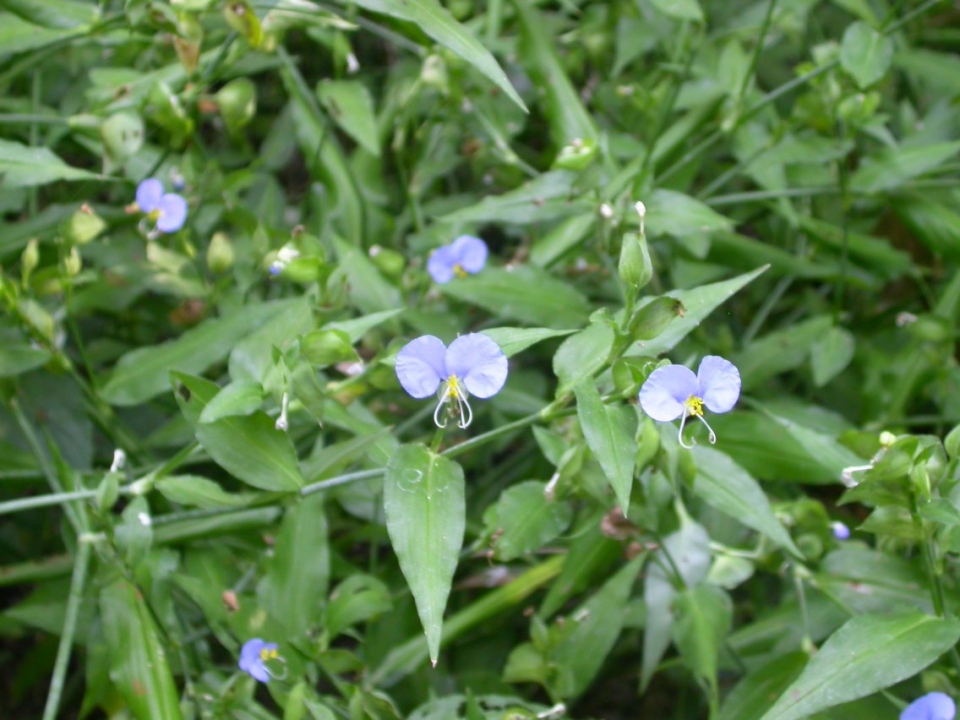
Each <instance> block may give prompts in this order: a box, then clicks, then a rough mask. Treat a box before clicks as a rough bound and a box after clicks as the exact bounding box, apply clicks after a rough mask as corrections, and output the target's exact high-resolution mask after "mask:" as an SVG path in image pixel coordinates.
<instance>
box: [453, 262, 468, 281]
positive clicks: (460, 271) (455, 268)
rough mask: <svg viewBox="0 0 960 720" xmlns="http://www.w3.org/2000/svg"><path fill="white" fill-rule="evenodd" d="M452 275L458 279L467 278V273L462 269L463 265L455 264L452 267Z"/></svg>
mask: <svg viewBox="0 0 960 720" xmlns="http://www.w3.org/2000/svg"><path fill="white" fill-rule="evenodd" d="M453 274H454V275H456V276H457V277H458V278H465V277H466V276H467V271H466V270H464V269H463V265H461V264H460V263H457V264H456V265H454V266H453Z"/></svg>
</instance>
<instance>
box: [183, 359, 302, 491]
mask: <svg viewBox="0 0 960 720" xmlns="http://www.w3.org/2000/svg"><path fill="white" fill-rule="evenodd" d="M170 377H171V379H172V380H173V383H174V386H175V390H176V392H175V395H176V398H177V403H178V404H179V405H180V411H181V412H182V413H183V416H184V417H185V418H186V419H187V422H189V423H190V425H191V426H192V427H193V431H194V432H195V433H196V436H197V442H199V443H200V444H201V445H202V446H203V449H204V450H206V451H207V453H208V454H209V455H210V457H211V458H213V460H214V461H215V462H216V463H217V464H218V465H220V466H221V467H223V468H224V469H225V470H226V471H227V472H229V473H231V474H232V475H234V476H235V477H236V478H237V479H238V480H241V481H242V482H245V483H247V484H248V485H253V487H258V488H261V489H263V490H281V491H293V490H299V489H300V488H301V487H302V486H303V484H304V481H303V476H302V475H301V474H300V466H299V464H298V463H297V452H296V450H295V449H294V447H293V443H292V442H291V440H290V437H289V436H288V435H287V434H286V433H285V432H282V431H281V430H277V429H276V428H275V427H274V421H273V420H272V419H271V418H270V417H269V416H267V415H266V414H265V413H263V412H255V413H252V414H251V415H246V416H244V415H232V416H230V417H225V418H221V419H220V420H216V421H214V422H211V423H202V422H200V415H201V414H202V413H203V411H204V409H205V408H206V407H207V405H209V404H210V401H211V400H213V398H214V397H215V396H216V394H217V392H218V391H219V390H220V388H218V387H217V386H216V385H215V384H214V383H212V382H210V381H209V380H204V379H203V378H198V377H194V376H192V375H186V374H184V373H176V372H175V373H170Z"/></svg>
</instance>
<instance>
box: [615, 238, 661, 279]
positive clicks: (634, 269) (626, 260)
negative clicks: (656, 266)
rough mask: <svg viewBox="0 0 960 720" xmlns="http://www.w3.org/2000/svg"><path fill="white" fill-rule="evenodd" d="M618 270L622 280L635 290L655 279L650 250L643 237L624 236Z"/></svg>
mask: <svg viewBox="0 0 960 720" xmlns="http://www.w3.org/2000/svg"><path fill="white" fill-rule="evenodd" d="M617 270H618V271H619V273H620V279H621V280H623V282H624V283H626V284H627V285H629V286H630V287H632V288H634V289H635V290H639V289H640V288H642V287H643V286H644V285H646V284H647V283H648V282H650V278H651V277H653V263H651V262H650V250H649V248H647V239H646V238H645V237H644V236H643V235H637V234H636V233H626V234H624V236H623V245H622V247H621V248H620V263H619V265H618V267H617Z"/></svg>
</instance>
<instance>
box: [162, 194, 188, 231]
mask: <svg viewBox="0 0 960 720" xmlns="http://www.w3.org/2000/svg"><path fill="white" fill-rule="evenodd" d="M159 209H160V217H159V218H157V230H160V231H162V232H165V233H171V232H176V231H177V230H179V229H180V228H182V227H183V223H184V222H186V219H187V201H186V200H184V199H183V198H182V197H180V196H179V195H177V194H176V193H167V194H166V195H164V196H163V197H162V198H160V208H159Z"/></svg>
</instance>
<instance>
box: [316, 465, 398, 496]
mask: <svg viewBox="0 0 960 720" xmlns="http://www.w3.org/2000/svg"><path fill="white" fill-rule="evenodd" d="M385 472H386V470H385V469H384V468H373V469H372V470H358V471H357V472H351V473H346V474H344V475H337V476H336V477H332V478H330V479H328V480H320V481H319V482H315V483H310V484H309V485H305V486H304V487H302V488H300V495H301V496H303V497H306V496H307V495H313V494H314V493H318V492H322V491H323V490H329V489H330V488H332V487H337V486H338V485H347V484H349V483H352V482H358V481H360V480H373V479H374V478H378V477H380V476H381V475H383V474H384V473H385Z"/></svg>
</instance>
